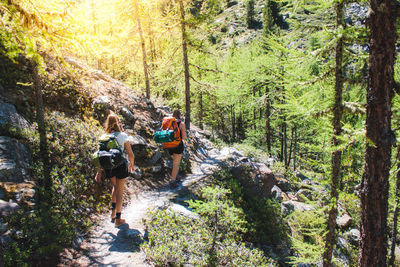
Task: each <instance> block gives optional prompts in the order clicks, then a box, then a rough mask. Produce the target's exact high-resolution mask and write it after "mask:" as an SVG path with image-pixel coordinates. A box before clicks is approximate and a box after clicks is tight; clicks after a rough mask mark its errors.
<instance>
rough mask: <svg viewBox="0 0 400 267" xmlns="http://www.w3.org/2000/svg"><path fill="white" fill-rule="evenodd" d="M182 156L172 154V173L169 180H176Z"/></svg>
mask: <svg viewBox="0 0 400 267" xmlns="http://www.w3.org/2000/svg"><path fill="white" fill-rule="evenodd" d="M181 159H182V154H172V160H173V161H172V173H171V178H172V180H175V179H176V176H177V175H178V171H179V165H180V164H181Z"/></svg>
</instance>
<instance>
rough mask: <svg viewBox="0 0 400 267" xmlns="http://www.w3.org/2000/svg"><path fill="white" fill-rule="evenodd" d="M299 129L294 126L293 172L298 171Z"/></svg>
mask: <svg viewBox="0 0 400 267" xmlns="http://www.w3.org/2000/svg"><path fill="white" fill-rule="evenodd" d="M296 154H297V127H296V126H294V149H293V171H296Z"/></svg>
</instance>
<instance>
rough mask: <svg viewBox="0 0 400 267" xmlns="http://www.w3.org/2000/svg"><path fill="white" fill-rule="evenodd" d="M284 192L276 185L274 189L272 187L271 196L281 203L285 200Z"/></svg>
mask: <svg viewBox="0 0 400 267" xmlns="http://www.w3.org/2000/svg"><path fill="white" fill-rule="evenodd" d="M282 194H283V192H282V190H281V189H280V188H279V187H278V186H276V185H274V186H273V187H272V189H271V196H272V197H273V198H275V199H277V200H279V201H282V200H283V195H282Z"/></svg>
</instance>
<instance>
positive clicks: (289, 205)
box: [281, 200, 314, 216]
mask: <svg viewBox="0 0 400 267" xmlns="http://www.w3.org/2000/svg"><path fill="white" fill-rule="evenodd" d="M295 210H296V211H311V210H314V207H313V206H311V205H309V204H305V203H302V202H298V201H293V200H289V201H285V202H282V204H281V212H282V214H283V215H285V216H286V215H289V214H290V213H292V212H293V211H295Z"/></svg>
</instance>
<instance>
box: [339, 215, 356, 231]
mask: <svg viewBox="0 0 400 267" xmlns="http://www.w3.org/2000/svg"><path fill="white" fill-rule="evenodd" d="M352 222H353V219H352V218H351V217H350V215H348V214H347V213H345V214H343V215H342V216H340V217H337V218H336V224H337V225H338V226H339V227H341V228H346V227H347V226H349V225H350V224H351V223H352Z"/></svg>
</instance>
